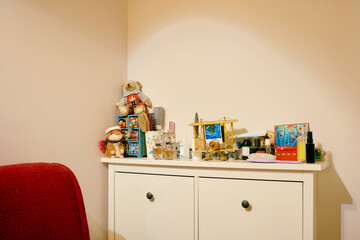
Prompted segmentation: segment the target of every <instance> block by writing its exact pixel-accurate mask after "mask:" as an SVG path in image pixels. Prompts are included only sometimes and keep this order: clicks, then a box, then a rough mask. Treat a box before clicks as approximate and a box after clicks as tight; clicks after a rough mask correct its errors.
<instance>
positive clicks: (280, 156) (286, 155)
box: [276, 147, 297, 161]
mask: <svg viewBox="0 0 360 240" xmlns="http://www.w3.org/2000/svg"><path fill="white" fill-rule="evenodd" d="M276 160H287V161H297V147H276Z"/></svg>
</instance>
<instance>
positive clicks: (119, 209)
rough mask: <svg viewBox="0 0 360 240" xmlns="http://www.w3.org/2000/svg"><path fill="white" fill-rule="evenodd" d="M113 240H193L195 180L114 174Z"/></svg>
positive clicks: (164, 176) (163, 176)
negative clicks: (148, 194)
mask: <svg viewBox="0 0 360 240" xmlns="http://www.w3.org/2000/svg"><path fill="white" fill-rule="evenodd" d="M147 193H151V194H152V195H153V198H151V199H150V200H149V199H148V197H150V196H147ZM115 239H116V240H120V239H121V240H123V239H127V240H139V239H141V240H147V239H148V240H150V239H151V240H155V239H156V240H169V239H172V240H177V239H179V240H187V239H190V240H191V239H194V177H182V176H168V175H152V174H136V173H122V172H117V173H115Z"/></svg>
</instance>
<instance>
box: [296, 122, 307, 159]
mask: <svg viewBox="0 0 360 240" xmlns="http://www.w3.org/2000/svg"><path fill="white" fill-rule="evenodd" d="M296 141H297V160H298V161H300V162H305V161H306V141H307V136H306V133H305V128H302V129H301V135H300V136H299V137H298V138H297V140H296Z"/></svg>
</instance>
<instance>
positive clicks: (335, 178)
mask: <svg viewBox="0 0 360 240" xmlns="http://www.w3.org/2000/svg"><path fill="white" fill-rule="evenodd" d="M326 159H327V161H329V163H330V167H329V168H328V169H327V170H325V171H322V172H320V173H319V175H318V212H317V214H318V228H317V230H318V240H340V239H342V236H341V225H342V206H343V204H353V201H352V198H351V195H350V193H349V192H348V191H347V189H346V187H345V185H344V183H343V182H342V180H341V179H340V177H339V175H338V174H337V173H336V170H335V168H334V165H333V164H332V154H331V152H327V153H326Z"/></svg>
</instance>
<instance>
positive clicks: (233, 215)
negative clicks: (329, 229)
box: [199, 178, 303, 240]
mask: <svg viewBox="0 0 360 240" xmlns="http://www.w3.org/2000/svg"><path fill="white" fill-rule="evenodd" d="M302 196H303V195H302V183H301V182H281V181H258V180H240V179H219V178H200V179H199V239H200V240H219V239H224V240H238V239H245V240H301V239H302V219H303V218H302ZM244 200H246V201H248V203H249V204H250V206H249V207H248V208H244V207H243V206H242V202H243V201H244ZM244 205H245V207H246V204H245V202H244Z"/></svg>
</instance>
